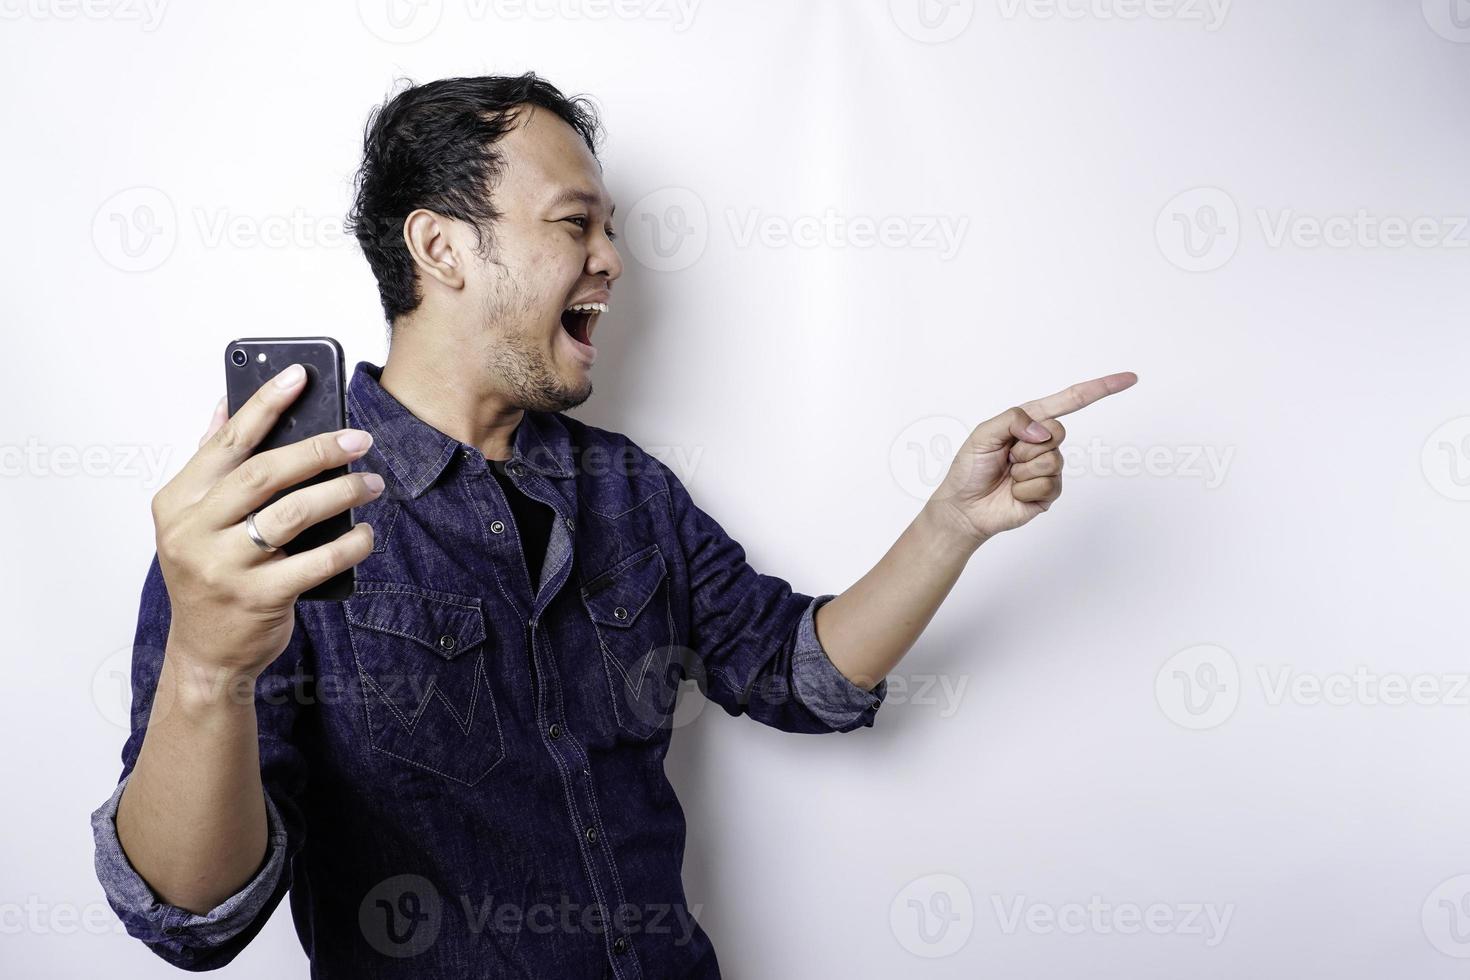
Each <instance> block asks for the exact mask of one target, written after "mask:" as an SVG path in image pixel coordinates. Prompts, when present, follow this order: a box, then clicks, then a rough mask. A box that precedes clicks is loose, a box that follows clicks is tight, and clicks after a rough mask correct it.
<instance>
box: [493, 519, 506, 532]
mask: <svg viewBox="0 0 1470 980" xmlns="http://www.w3.org/2000/svg"><path fill="white" fill-rule="evenodd" d="M504 530H505V522H504V521H491V522H490V533H491V534H499V533H501V532H502V531H504Z"/></svg>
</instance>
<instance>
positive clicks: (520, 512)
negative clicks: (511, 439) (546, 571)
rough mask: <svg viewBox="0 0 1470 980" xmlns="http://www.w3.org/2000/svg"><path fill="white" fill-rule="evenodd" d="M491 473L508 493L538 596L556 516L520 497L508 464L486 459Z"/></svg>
mask: <svg viewBox="0 0 1470 980" xmlns="http://www.w3.org/2000/svg"><path fill="white" fill-rule="evenodd" d="M485 462H487V463H489V464H490V472H492V473H494V474H495V479H496V480H498V481H499V482H500V489H501V490H503V491H505V500H506V503H508V504H510V512H511V514H512V515H513V516H514V517H515V525H516V530H517V531H518V532H519V533H520V536H521V551H522V553H524V554H525V556H526V574H528V575H530V576H531V594H532V595H535V594H536V591H537V586H538V585H539V584H540V582H541V563H542V561H543V560H544V559H545V558H546V546H547V545H548V544H549V543H550V541H551V521H552V519H553V518H554V517H555V516H556V514H555V512H553V511H552V509H551V508H550V507H548V506H546V505H545V504H543V503H542V502H541V501H539V500H535V499H533V498H531V497H528V496H526V495H525V494H523V493H521V491H519V490H517V489H516V485H515V484H514V483H512V482H511V480H510V477H509V476H507V475H506V473H505V464H506V460H499V459H487V460H485Z"/></svg>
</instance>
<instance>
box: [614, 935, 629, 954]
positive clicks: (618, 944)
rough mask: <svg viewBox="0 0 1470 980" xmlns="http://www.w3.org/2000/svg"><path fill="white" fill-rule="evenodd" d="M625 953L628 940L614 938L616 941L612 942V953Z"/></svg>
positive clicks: (624, 937)
mask: <svg viewBox="0 0 1470 980" xmlns="http://www.w3.org/2000/svg"><path fill="white" fill-rule="evenodd" d="M627 951H628V939H627V937H626V936H619V937H618V938H616V939H614V940H613V952H614V953H619V954H621V953H626V952H627Z"/></svg>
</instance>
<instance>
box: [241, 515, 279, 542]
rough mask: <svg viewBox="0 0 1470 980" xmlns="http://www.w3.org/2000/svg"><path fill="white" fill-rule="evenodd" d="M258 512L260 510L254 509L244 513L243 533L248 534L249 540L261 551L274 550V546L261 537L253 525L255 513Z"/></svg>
mask: <svg viewBox="0 0 1470 980" xmlns="http://www.w3.org/2000/svg"><path fill="white" fill-rule="evenodd" d="M259 513H260V511H258V510H255V511H251V512H250V513H249V514H246V515H245V533H246V534H248V535H250V540H251V541H254V542H255V546H256V547H257V548H259V549H260V550H261V551H275V550H276V546H275V545H273V544H271V543H270V542H269V541H267V540H266V539H265V538H263V537H261V536H260V530H259V529H258V528H256V526H255V515H256V514H259Z"/></svg>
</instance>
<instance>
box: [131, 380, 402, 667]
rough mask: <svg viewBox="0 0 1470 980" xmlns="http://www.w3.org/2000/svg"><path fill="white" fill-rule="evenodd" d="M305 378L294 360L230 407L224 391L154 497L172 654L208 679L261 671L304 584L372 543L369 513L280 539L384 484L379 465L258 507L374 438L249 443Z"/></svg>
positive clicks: (350, 561)
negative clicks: (322, 540) (309, 539)
mask: <svg viewBox="0 0 1470 980" xmlns="http://www.w3.org/2000/svg"><path fill="white" fill-rule="evenodd" d="M305 380H306V372H305V370H304V369H303V368H302V367H301V365H299V364H293V365H291V366H290V367H288V368H286V369H285V370H284V371H282V372H281V373H280V374H278V375H276V376H275V378H274V379H272V380H271V381H269V382H267V383H266V384H264V385H262V386H261V387H260V388H259V389H258V390H257V391H256V392H255V394H254V395H252V396H251V398H250V399H249V400H248V401H247V402H246V403H245V404H244V405H243V406H242V407H241V408H240V410H239V411H238V412H236V413H235V415H234V416H233V417H229V418H227V417H226V409H225V403H224V401H223V400H221V402H220V404H219V405H218V406H217V407H216V408H215V413H214V417H213V418H212V419H211V420H210V424H209V428H208V430H207V431H206V432H205V434H204V437H203V438H202V439H201V440H200V443H199V450H198V452H196V453H195V454H194V456H193V457H192V458H191V459H190V460H189V462H188V463H186V464H185V465H184V468H183V469H182V470H181V471H180V472H179V474H178V475H177V476H175V477H174V478H173V479H172V480H170V481H169V482H168V484H167V485H165V486H164V487H163V488H162V489H161V490H159V491H158V493H157V494H156V495H155V496H154V498H153V522H154V527H155V531H156V541H157V549H158V560H159V565H160V567H161V568H162V571H163V577H164V582H165V583H166V584H167V586H168V594H169V601H170V605H171V607H172V621H171V624H170V630H169V638H168V646H169V651H168V655H169V657H171V658H175V666H176V667H185V666H187V667H192V668H195V669H196V670H202V671H203V673H204V674H206V675H209V676H207V677H204V678H200V679H201V680H204V681H205V682H206V683H213V682H214V681H215V680H216V679H217V678H218V677H219V676H221V675H224V676H227V677H234V676H239V675H244V676H248V677H251V678H254V677H257V676H259V674H260V673H261V671H263V670H265V668H266V667H268V666H269V665H270V664H271V662H272V661H274V660H275V659H276V657H278V656H280V654H281V652H282V651H283V650H285V649H286V646H287V644H288V643H289V642H290V639H291V632H292V630H293V629H294V627H295V603H296V600H297V598H298V597H299V596H300V595H301V593H303V592H305V591H306V590H307V589H310V588H312V587H313V586H316V585H319V584H320V583H322V582H325V581H326V580H328V579H330V578H332V577H333V576H335V575H337V574H338V573H340V572H342V571H344V570H346V569H348V568H351V567H353V566H355V565H356V564H357V563H358V562H360V561H362V560H363V559H364V558H366V557H367V556H368V555H369V554H370V553H371V552H372V547H373V530H372V527H371V526H370V525H368V524H366V523H361V524H357V525H356V526H354V527H353V528H352V529H351V530H349V531H347V532H346V533H344V534H342V535H340V536H339V537H337V538H336V539H335V540H332V541H329V542H328V543H326V544H323V545H320V546H318V547H316V548H312V549H310V550H307V551H302V552H299V553H297V554H287V553H286V552H285V551H284V550H279V549H281V546H282V545H284V544H286V543H287V542H289V541H291V540H292V539H293V538H295V537H296V536H297V535H298V534H299V533H300V532H301V531H303V530H304V529H306V528H307V527H309V526H311V525H313V524H316V523H317V522H319V521H321V520H323V519H325V518H327V517H331V516H333V515H336V514H340V513H342V512H343V511H346V510H348V509H349V508H351V507H355V506H360V505H362V504H365V503H367V502H368V501H371V500H373V499H375V498H376V497H377V496H378V495H379V494H380V493H382V491H383V480H382V477H380V476H378V475H377V474H375V473H348V474H346V475H345V476H339V477H336V478H334V479H330V480H325V481H322V482H320V483H315V484H312V485H310V486H306V487H303V488H301V489H298V490H295V491H293V492H291V493H288V494H286V495H285V496H283V497H281V498H280V499H279V500H277V501H275V502H274V503H271V504H270V505H269V506H265V504H266V502H267V501H268V500H269V499H270V497H271V496H272V495H273V494H275V493H277V492H279V491H281V490H284V489H286V488H288V487H291V486H294V485H296V484H298V483H301V482H302V481H303V480H306V479H308V478H310V477H312V476H315V475H317V474H319V473H321V472H322V471H324V470H327V469H330V468H332V467H335V466H343V465H346V464H348V463H350V462H351V461H353V460H355V459H358V458H359V457H361V456H362V455H363V454H364V453H366V452H367V451H368V448H369V447H370V446H371V445H372V437H371V435H369V434H368V433H367V432H364V431H362V430H360V429H341V430H338V431H336V432H328V433H324V434H322V435H318V436H313V437H311V438H309V439H305V440H302V441H300V442H295V443H291V444H289V445H285V446H281V447H279V448H275V449H270V450H267V451H265V452H261V453H258V454H255V452H254V451H255V447H256V446H257V444H259V443H260V442H261V440H262V439H264V438H265V436H266V434H267V433H268V432H270V430H271V428H272V426H274V425H275V424H276V421H277V420H278V419H279V418H280V416H281V414H282V412H283V411H284V410H285V409H286V408H287V407H288V406H290V405H291V403H292V402H293V401H294V400H295V399H296V397H297V396H298V395H299V394H300V393H301V390H302V387H303V383H304V382H305ZM257 511H258V513H256V512H257ZM252 513H255V514H256V516H255V521H254V523H255V529H256V532H257V533H258V534H259V536H260V537H261V538H262V539H263V540H264V541H265V542H268V543H269V544H270V545H271V546H273V547H274V548H276V549H278V550H274V551H267V550H265V548H264V547H262V546H261V545H258V544H257V543H256V542H255V541H254V540H252V538H251V536H250V534H249V533H248V532H247V530H246V527H245V520H246V518H247V517H248V516H250V515H251V514H252ZM178 658H182V659H183V661H184V663H179V662H178ZM192 672H193V671H190V673H192Z"/></svg>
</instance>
